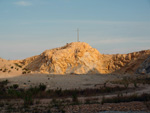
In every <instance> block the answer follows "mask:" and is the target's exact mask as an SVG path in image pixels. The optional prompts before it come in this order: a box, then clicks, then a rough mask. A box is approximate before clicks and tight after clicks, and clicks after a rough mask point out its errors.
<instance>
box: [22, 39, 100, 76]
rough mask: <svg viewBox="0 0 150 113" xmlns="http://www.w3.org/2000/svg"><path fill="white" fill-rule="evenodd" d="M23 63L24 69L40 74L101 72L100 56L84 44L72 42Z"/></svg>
mask: <svg viewBox="0 0 150 113" xmlns="http://www.w3.org/2000/svg"><path fill="white" fill-rule="evenodd" d="M31 59H32V60H31ZM24 62H26V63H28V65H27V66H26V68H28V69H30V70H32V71H38V72H41V73H50V74H88V73H100V72H101V71H102V69H101V67H102V55H101V54H100V53H99V52H98V51H97V50H96V49H94V48H92V47H91V46H89V45H88V44H87V43H84V42H73V43H70V44H67V45H65V46H63V47H61V48H55V49H51V50H46V51H44V52H43V53H42V54H40V55H39V56H35V57H32V58H29V59H25V60H24Z"/></svg>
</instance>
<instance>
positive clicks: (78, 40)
mask: <svg viewBox="0 0 150 113" xmlns="http://www.w3.org/2000/svg"><path fill="white" fill-rule="evenodd" d="M77 42H79V28H77Z"/></svg>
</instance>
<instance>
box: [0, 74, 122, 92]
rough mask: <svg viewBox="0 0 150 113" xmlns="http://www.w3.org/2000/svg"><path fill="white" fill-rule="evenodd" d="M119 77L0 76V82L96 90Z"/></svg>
mask: <svg viewBox="0 0 150 113" xmlns="http://www.w3.org/2000/svg"><path fill="white" fill-rule="evenodd" d="M120 77H121V76H118V75H111V74H107V75H101V74H97V75H50V74H26V75H18V76H3V75H0V80H1V81H3V80H6V79H7V80H8V81H10V85H11V84H18V85H19V87H20V88H28V87H30V86H36V85H39V84H40V83H43V84H45V85H46V86H47V89H56V88H61V89H75V88H76V89H79V88H80V89H84V88H94V87H95V86H96V85H98V84H104V83H105V82H108V81H112V80H116V79H119V78H120Z"/></svg>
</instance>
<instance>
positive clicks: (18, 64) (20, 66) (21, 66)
mask: <svg viewBox="0 0 150 113" xmlns="http://www.w3.org/2000/svg"><path fill="white" fill-rule="evenodd" d="M14 64H15V65H16V66H17V67H20V68H22V66H21V65H19V64H17V63H14Z"/></svg>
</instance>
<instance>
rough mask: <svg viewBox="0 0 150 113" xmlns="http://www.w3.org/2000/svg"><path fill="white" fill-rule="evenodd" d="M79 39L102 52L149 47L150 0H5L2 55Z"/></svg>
mask: <svg viewBox="0 0 150 113" xmlns="http://www.w3.org/2000/svg"><path fill="white" fill-rule="evenodd" d="M77 28H79V29H80V41H82V42H87V43H89V44H90V45H91V46H92V47H94V48H96V49H98V50H99V51H100V53H102V54H114V53H129V52H133V51H139V50H143V49H150V0H0V57H2V58H5V59H24V58H26V57H30V56H34V55H38V54H40V53H42V52H43V51H44V50H46V49H52V48H55V47H60V46H63V45H65V44H66V43H70V42H75V41H76V37H77V32H76V29H77Z"/></svg>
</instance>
